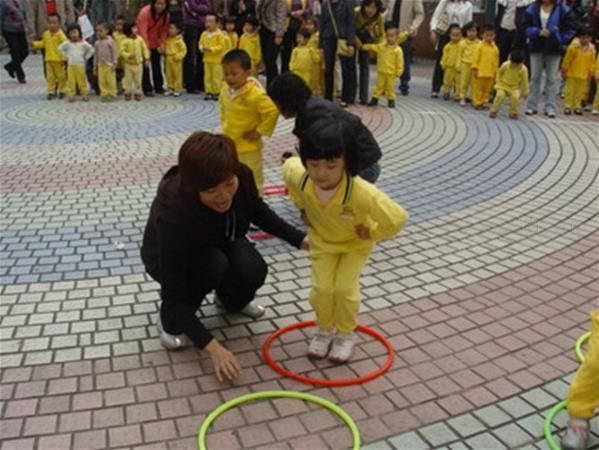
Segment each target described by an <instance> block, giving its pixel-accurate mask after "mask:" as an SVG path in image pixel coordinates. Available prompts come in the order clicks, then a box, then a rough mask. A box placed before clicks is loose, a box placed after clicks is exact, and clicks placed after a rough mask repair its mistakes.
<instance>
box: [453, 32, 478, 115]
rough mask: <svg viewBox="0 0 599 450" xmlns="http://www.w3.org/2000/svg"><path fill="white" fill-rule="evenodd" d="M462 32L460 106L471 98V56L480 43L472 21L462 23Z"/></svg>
mask: <svg viewBox="0 0 599 450" xmlns="http://www.w3.org/2000/svg"><path fill="white" fill-rule="evenodd" d="M462 34H463V35H464V39H462V40H461V41H460V56H459V62H458V66H459V70H460V76H459V89H458V97H459V99H460V106H466V104H467V102H466V99H467V98H472V97H469V95H471V93H470V91H471V84H472V58H473V57H474V51H475V50H476V48H477V47H478V45H479V44H480V39H479V38H478V27H477V26H476V24H475V23H474V22H469V23H467V24H466V25H464V27H463V28H462Z"/></svg>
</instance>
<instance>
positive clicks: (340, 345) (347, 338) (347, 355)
mask: <svg viewBox="0 0 599 450" xmlns="http://www.w3.org/2000/svg"><path fill="white" fill-rule="evenodd" d="M355 345H356V339H355V335H354V333H337V335H336V336H335V339H334V340H333V348H332V349H331V352H330V353H329V361H333V362H336V363H345V362H347V361H349V360H350V359H351V356H352V354H353V353H354V347H355Z"/></svg>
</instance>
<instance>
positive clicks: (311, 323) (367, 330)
mask: <svg viewBox="0 0 599 450" xmlns="http://www.w3.org/2000/svg"><path fill="white" fill-rule="evenodd" d="M314 325H316V322H314V321H313V320H312V321H309V322H299V323H295V324H293V325H289V326H287V327H284V328H281V329H280V330H278V331H276V332H275V333H273V334H271V335H270V336H269V337H268V339H266V341H264V345H263V346H262V357H263V358H264V361H266V364H268V365H269V366H270V367H271V368H272V369H273V370H274V371H275V372H277V373H279V374H280V375H283V376H284V377H287V378H291V379H293V380H297V381H300V382H302V383H306V384H313V385H317V386H331V387H333V386H351V385H354V384H362V383H366V382H367V381H370V380H373V379H374V378H377V377H379V376H381V375H382V374H383V373H385V372H386V371H387V370H389V368H390V367H391V366H392V365H393V359H394V351H393V346H392V345H391V343H390V342H389V341H388V340H387V339H386V338H385V337H384V336H383V335H382V334H380V333H379V332H378V331H374V330H373V329H371V328H368V327H365V326H363V325H358V327H357V330H358V331H360V332H362V333H366V334H368V335H370V336H372V337H374V338H375V339H376V340H378V341H379V342H381V343H382V344H383V345H384V346H385V348H386V349H387V355H388V356H387V361H385V364H384V365H383V366H382V367H381V368H380V369H377V370H375V371H374V372H372V373H369V374H368V375H364V376H362V377H357V378H346V379H341V380H324V379H322V378H312V377H307V376H304V375H300V374H297V373H294V372H291V371H289V370H287V369H285V368H284V367H282V366H280V365H279V364H277V363H276V362H275V361H274V360H273V359H272V358H271V356H270V354H269V350H270V346H271V344H272V343H273V341H274V340H275V339H276V338H278V337H279V336H281V335H282V334H285V333H287V332H289V331H293V330H296V329H298V328H306V327H310V326H314Z"/></svg>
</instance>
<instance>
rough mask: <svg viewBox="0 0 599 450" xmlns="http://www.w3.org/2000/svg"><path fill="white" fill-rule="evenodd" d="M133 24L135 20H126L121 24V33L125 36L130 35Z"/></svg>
mask: <svg viewBox="0 0 599 450" xmlns="http://www.w3.org/2000/svg"><path fill="white" fill-rule="evenodd" d="M134 26H135V22H133V21H132V20H127V21H126V22H125V24H124V25H123V34H124V35H125V36H127V37H131V35H132V34H133V27H134Z"/></svg>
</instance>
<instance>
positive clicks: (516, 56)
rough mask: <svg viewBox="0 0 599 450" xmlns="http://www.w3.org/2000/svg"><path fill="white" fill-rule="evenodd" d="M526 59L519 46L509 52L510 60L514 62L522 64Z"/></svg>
mask: <svg viewBox="0 0 599 450" xmlns="http://www.w3.org/2000/svg"><path fill="white" fill-rule="evenodd" d="M525 59H526V54H525V53H524V50H522V49H521V48H516V49H514V50H512V53H510V61H511V62H513V63H515V64H522V63H523V62H524V60H525Z"/></svg>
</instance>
